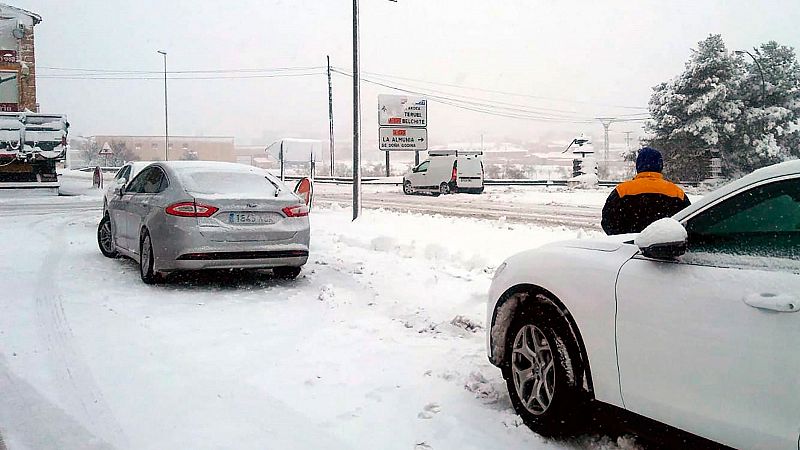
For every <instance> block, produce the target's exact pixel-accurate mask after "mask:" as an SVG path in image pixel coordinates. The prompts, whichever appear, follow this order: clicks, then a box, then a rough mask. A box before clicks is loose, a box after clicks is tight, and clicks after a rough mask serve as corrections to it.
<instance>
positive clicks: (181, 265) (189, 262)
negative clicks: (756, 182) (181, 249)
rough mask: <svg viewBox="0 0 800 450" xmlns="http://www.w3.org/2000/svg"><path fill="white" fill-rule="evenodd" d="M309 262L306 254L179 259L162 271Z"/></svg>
mask: <svg viewBox="0 0 800 450" xmlns="http://www.w3.org/2000/svg"><path fill="white" fill-rule="evenodd" d="M306 262H308V254H306V256H295V257H280V258H278V257H275V258H258V259H256V258H245V259H178V260H175V261H172V262H171V264H170V267H168V268H160V270H161V271H164V272H171V271H175V270H202V269H269V268H272V267H286V266H288V267H300V266H303V265H305V264H306Z"/></svg>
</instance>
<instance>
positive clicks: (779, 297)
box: [744, 292, 800, 312]
mask: <svg viewBox="0 0 800 450" xmlns="http://www.w3.org/2000/svg"><path fill="white" fill-rule="evenodd" d="M798 300H800V299H798V298H797V297H795V296H792V295H787V294H772V293H769V292H764V293H761V294H750V295H747V296H745V298H744V302H745V303H746V304H747V305H748V306H752V307H753V308H758V309H769V310H771V311H778V312H797V311H800V301H798Z"/></svg>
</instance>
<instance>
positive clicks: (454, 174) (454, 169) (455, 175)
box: [450, 166, 458, 181]
mask: <svg viewBox="0 0 800 450" xmlns="http://www.w3.org/2000/svg"><path fill="white" fill-rule="evenodd" d="M456 177H458V168H457V167H456V166H453V176H452V177H451V178H450V181H456Z"/></svg>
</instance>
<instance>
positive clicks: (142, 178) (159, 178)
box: [126, 167, 169, 194]
mask: <svg viewBox="0 0 800 450" xmlns="http://www.w3.org/2000/svg"><path fill="white" fill-rule="evenodd" d="M168 185H169V182H168V180H167V177H166V175H164V172H162V171H161V169H159V168H157V167H151V168H149V169H145V170H143V171H142V172H141V173H140V174H139V175H138V176H137V177H136V178H135V179H134V180H133V181H132V182H131V184H130V187H129V188H128V189H126V192H130V193H138V194H157V193H159V192H162V191H164V189H166V188H167V186H168Z"/></svg>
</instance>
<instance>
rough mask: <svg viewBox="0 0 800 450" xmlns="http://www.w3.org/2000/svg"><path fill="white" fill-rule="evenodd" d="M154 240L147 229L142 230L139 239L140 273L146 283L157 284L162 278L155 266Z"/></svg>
mask: <svg viewBox="0 0 800 450" xmlns="http://www.w3.org/2000/svg"><path fill="white" fill-rule="evenodd" d="M153 264H154V258H153V241H152V239H150V233H149V232H148V231H147V229H144V230H142V237H141V239H139V275H141V277H142V281H144V283H145V284H156V283H159V282H160V281H161V280H162V277H161V274H160V273H158V272H156V271H155V269H154V268H153Z"/></svg>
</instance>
